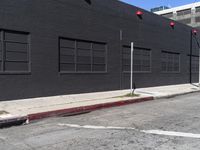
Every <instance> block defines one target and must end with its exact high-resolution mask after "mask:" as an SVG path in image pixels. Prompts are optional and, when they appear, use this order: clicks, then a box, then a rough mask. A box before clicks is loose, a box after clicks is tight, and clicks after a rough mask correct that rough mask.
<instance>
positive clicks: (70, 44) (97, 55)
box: [59, 38, 107, 73]
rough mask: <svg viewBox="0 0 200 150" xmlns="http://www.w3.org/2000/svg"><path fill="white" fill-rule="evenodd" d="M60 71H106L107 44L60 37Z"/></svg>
mask: <svg viewBox="0 0 200 150" xmlns="http://www.w3.org/2000/svg"><path fill="white" fill-rule="evenodd" d="M59 41H60V45H59V47H60V50H59V51H60V60H59V66H60V72H77V73H79V72H83V73H84V72H85V73H90V72H91V73H92V72H106V71H107V64H106V61H107V60H106V58H107V45H106V44H105V43H100V42H92V41H85V40H77V39H68V38H60V39H59Z"/></svg>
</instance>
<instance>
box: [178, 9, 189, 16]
mask: <svg viewBox="0 0 200 150" xmlns="http://www.w3.org/2000/svg"><path fill="white" fill-rule="evenodd" d="M188 14H191V9H185V10H180V11H177V16H184V15H188Z"/></svg>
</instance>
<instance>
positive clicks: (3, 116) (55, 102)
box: [0, 84, 200, 127]
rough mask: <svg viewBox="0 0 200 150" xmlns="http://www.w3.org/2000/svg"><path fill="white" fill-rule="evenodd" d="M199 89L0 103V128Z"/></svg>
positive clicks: (182, 87) (175, 88)
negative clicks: (127, 95)
mask: <svg viewBox="0 0 200 150" xmlns="http://www.w3.org/2000/svg"><path fill="white" fill-rule="evenodd" d="M198 91H200V88H199V87H197V86H195V85H191V84H182V85H172V86H160V87H151V88H140V89H137V90H136V91H135V93H136V94H139V96H136V97H126V96H124V95H126V94H128V93H129V92H130V91H129V90H120V91H108V92H97V93H86V94H73V95H62V96H53V97H43V98H33V99H22V100H16V101H4V102H0V127H4V126H10V125H12V124H22V123H24V122H26V123H28V122H30V121H33V120H37V119H41V118H46V117H51V116H59V115H72V114H79V113H85V112H89V111H93V110H97V109H102V108H107V107H113V106H120V105H125V104H132V103H136V102H143V101H148V100H153V99H157V98H166V97H172V96H176V95H181V94H187V93H192V92H198Z"/></svg>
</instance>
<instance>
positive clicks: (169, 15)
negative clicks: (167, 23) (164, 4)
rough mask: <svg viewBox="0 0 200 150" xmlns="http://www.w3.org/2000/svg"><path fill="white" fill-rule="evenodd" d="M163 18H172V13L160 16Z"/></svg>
mask: <svg viewBox="0 0 200 150" xmlns="http://www.w3.org/2000/svg"><path fill="white" fill-rule="evenodd" d="M162 16H163V17H166V18H172V17H173V13H172V12H171V13H167V14H163V15H162Z"/></svg>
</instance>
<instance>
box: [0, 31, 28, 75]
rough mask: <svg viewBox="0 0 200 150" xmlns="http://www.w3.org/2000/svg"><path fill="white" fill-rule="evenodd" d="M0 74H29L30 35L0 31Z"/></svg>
mask: <svg viewBox="0 0 200 150" xmlns="http://www.w3.org/2000/svg"><path fill="white" fill-rule="evenodd" d="M0 33H1V40H0V72H11V73H12V72H19V73H20V72H29V71H30V64H29V62H30V58H29V40H28V33H24V32H18V31H8V30H0Z"/></svg>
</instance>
